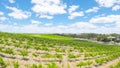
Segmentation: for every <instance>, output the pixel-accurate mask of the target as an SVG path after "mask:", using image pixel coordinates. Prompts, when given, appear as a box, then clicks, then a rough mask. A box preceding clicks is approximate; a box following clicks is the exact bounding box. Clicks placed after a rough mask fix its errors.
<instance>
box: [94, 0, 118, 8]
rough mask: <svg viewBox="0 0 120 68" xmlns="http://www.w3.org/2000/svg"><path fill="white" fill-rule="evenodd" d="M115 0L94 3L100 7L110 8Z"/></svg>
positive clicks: (99, 0)
mask: <svg viewBox="0 0 120 68" xmlns="http://www.w3.org/2000/svg"><path fill="white" fill-rule="evenodd" d="M116 1H117V0H96V2H97V3H98V4H99V5H100V6H101V7H107V8H109V7H112V6H113V5H114V4H115V3H116Z"/></svg>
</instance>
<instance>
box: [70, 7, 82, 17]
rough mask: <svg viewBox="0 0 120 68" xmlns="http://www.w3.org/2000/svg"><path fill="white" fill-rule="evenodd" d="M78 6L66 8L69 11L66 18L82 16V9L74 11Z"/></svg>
mask: <svg viewBox="0 0 120 68" xmlns="http://www.w3.org/2000/svg"><path fill="white" fill-rule="evenodd" d="M78 8H79V6H75V5H73V6H70V8H69V9H68V12H69V16H68V18H69V19H74V18H76V17H81V16H84V12H83V11H79V12H76V10H77V9H78Z"/></svg>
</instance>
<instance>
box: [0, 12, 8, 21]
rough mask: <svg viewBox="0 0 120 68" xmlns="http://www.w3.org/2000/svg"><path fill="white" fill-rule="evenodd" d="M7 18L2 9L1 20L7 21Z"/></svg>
mask: <svg viewBox="0 0 120 68" xmlns="http://www.w3.org/2000/svg"><path fill="white" fill-rule="evenodd" d="M5 20H7V18H6V17H5V16H4V12H2V11H0V21H5Z"/></svg>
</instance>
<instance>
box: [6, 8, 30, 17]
mask: <svg viewBox="0 0 120 68" xmlns="http://www.w3.org/2000/svg"><path fill="white" fill-rule="evenodd" d="M6 8H7V9H9V10H12V12H11V13H8V16H11V17H13V18H15V19H27V18H28V17H30V16H31V13H30V12H28V11H23V10H20V9H18V8H15V7H9V6H6Z"/></svg>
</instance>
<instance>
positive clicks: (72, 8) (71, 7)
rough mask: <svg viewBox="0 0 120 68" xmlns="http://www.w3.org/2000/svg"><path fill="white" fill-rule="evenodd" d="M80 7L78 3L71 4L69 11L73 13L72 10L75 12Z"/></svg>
mask: <svg viewBox="0 0 120 68" xmlns="http://www.w3.org/2000/svg"><path fill="white" fill-rule="evenodd" d="M78 8H79V6H77V5H73V6H70V8H69V9H68V12H69V13H72V12H74V11H75V10H76V9H78Z"/></svg>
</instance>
